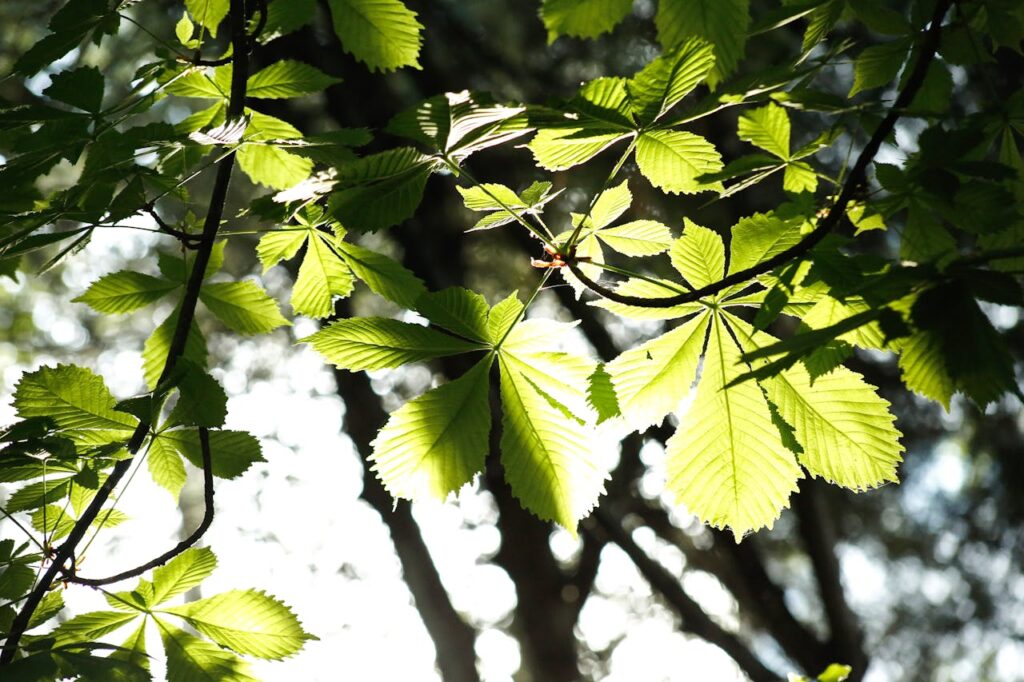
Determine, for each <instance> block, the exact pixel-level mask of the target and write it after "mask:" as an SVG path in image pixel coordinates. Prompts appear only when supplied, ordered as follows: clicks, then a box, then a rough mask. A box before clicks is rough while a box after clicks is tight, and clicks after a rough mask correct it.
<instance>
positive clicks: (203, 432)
mask: <svg viewBox="0 0 1024 682" xmlns="http://www.w3.org/2000/svg"><path fill="white" fill-rule="evenodd" d="M199 447H200V449H201V450H202V453H203V501H204V503H205V505H206V506H205V509H204V511H203V520H202V521H201V522H200V523H199V525H198V526H197V527H196V529H195V530H194V531H192V534H191V535H189V536H188V537H187V538H185V539H184V540H182V541H181V542H179V543H178V544H177V545H175V546H174V547H173V548H172V549H170V550H168V551H166V552H164V553H163V554H161V555H160V556H158V557H157V558H155V559H153V560H152V561H147V562H146V563H144V564H142V565H140V566H136V567H135V568H131V569H129V570H127V571H122V572H120V573H118V574H117V575H112V576H110V577H108V578H80V577H78V576H76V575H74V574H70V575H68V576H67V577H66V578H65V580H66V581H67V582H69V583H76V584H78V585H89V586H90V587H99V586H100V585H109V584H110V583H116V582H119V581H121V580H127V579H128V578H135V577H138V576H140V575H142V574H143V573H145V572H146V571H148V570H150V569H151V568H156V567H157V566H163V565H164V564H166V563H167V562H168V561H170V560H171V559H173V558H174V557H176V556H178V555H179V554H181V553H182V552H184V551H185V550H186V549H188V548H189V547H191V546H192V545H194V544H196V543H197V542H199V539H200V538H201V537H203V535H205V534H206V531H207V530H209V529H210V524H212V523H213V511H214V510H213V492H214V491H213V456H212V454H211V453H210V432H209V431H208V430H207V429H203V428H201V429H199Z"/></svg>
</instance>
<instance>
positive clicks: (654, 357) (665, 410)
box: [607, 315, 708, 432]
mask: <svg viewBox="0 0 1024 682" xmlns="http://www.w3.org/2000/svg"><path fill="white" fill-rule="evenodd" d="M707 331H708V316H707V315H698V316H697V317H695V318H694V319H692V320H690V321H689V322H687V323H686V324H684V325H682V326H680V327H676V328H675V329H673V330H672V331H670V332H668V333H666V334H663V335H662V336H659V337H658V338H656V339H652V340H651V341H647V342H646V343H643V344H641V345H639V346H636V347H635V348H631V349H630V350H628V351H625V352H624V353H622V354H621V355H619V356H618V357H617V358H615V359H614V360H612V361H611V362H610V363H608V365H607V370H608V374H610V375H611V378H612V383H613V384H614V385H615V394H616V395H617V396H618V401H619V408H620V409H621V411H622V415H623V417H624V419H625V421H626V423H627V424H628V425H629V426H630V427H632V428H633V429H636V430H638V431H641V432H642V431H643V430H644V429H646V428H647V427H648V426H651V425H653V424H657V423H659V422H661V420H662V419H664V417H665V415H667V414H670V413H673V412H676V411H677V410H678V408H679V406H680V403H681V402H682V400H683V398H685V397H686V395H687V394H688V393H689V392H690V386H691V385H692V384H693V380H694V379H695V378H696V375H697V362H698V361H699V360H700V356H701V352H702V351H703V350H704V339H705V337H706V336H707Z"/></svg>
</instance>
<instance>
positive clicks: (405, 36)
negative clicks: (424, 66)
mask: <svg viewBox="0 0 1024 682" xmlns="http://www.w3.org/2000/svg"><path fill="white" fill-rule="evenodd" d="M328 4H329V5H330V7H331V16H332V17H333V19H334V32H335V33H337V34H338V38H340V39H341V44H342V46H343V47H344V48H345V51H346V52H348V53H349V54H351V55H353V56H354V57H355V58H356V59H358V60H359V61H361V62H363V63H364V64H366V66H367V67H369V69H370V71H393V70H395V69H399V68H402V67H403V66H411V67H414V68H417V69H418V68H420V63H419V55H420V44H421V43H422V42H423V39H422V37H421V36H420V31H421V30H422V29H423V25H422V24H420V22H418V21H416V13H415V12H412V11H410V10H409V9H408V8H407V7H406V6H405V5H404V4H402V3H401V2H399V0H330V1H329V3H328Z"/></svg>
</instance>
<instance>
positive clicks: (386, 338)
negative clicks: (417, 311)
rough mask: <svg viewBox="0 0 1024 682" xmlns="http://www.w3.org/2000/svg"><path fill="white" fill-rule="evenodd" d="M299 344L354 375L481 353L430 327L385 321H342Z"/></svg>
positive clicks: (463, 342) (474, 347)
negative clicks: (311, 348) (360, 372)
mask: <svg viewBox="0 0 1024 682" xmlns="http://www.w3.org/2000/svg"><path fill="white" fill-rule="evenodd" d="M299 341H300V342H303V343H309V344H311V345H312V346H313V348H314V349H315V350H316V351H317V352H318V353H320V354H321V355H323V356H324V358H325V359H326V360H327V361H328V362H331V363H333V364H334V365H335V366H336V367H338V368H339V369H347V370H349V371H352V372H356V371H362V370H372V369H384V368H389V367H400V366H402V365H404V364H406V363H409V362H416V361H419V360H426V359H428V358H438V357H444V356H446V355H457V354H459V353H467V352H470V351H473V350H479V349H480V346H478V345H476V344H473V343H470V342H468V341H464V340H462V339H459V338H456V337H454V336H450V335H448V334H442V333H441V332H438V331H435V330H434V329H430V328H428V327H423V326H421V325H418V324H412V323H409V322H399V321H398V320H389V319H386V318H381V317H358V318H355V317H354V318H348V319H344V320H338V321H336V322H333V323H331V324H330V325H329V326H327V327H324V328H323V329H321V330H320V331H318V332H316V333H315V334H312V335H310V336H307V337H305V338H303V339H300V340H299Z"/></svg>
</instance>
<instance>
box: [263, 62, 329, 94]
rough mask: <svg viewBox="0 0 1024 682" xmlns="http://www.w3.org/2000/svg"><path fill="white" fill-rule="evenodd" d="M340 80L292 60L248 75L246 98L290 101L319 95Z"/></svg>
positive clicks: (313, 67) (277, 63)
mask: <svg viewBox="0 0 1024 682" xmlns="http://www.w3.org/2000/svg"><path fill="white" fill-rule="evenodd" d="M340 82H341V79H340V78H336V77H334V76H328V75H327V74H326V73H324V72H323V71H321V70H320V69H318V68H316V67H315V66H310V65H309V64H304V63H303V62H297V61H294V60H291V59H282V60H281V61H278V62H274V63H273V64H271V65H270V66H268V67H266V68H265V69H262V70H261V71H258V72H257V73H254V74H253V75H251V76H249V80H248V82H247V84H246V96H247V97H256V98H261V99H287V98H290V97H302V96H303V95H308V94H310V93H313V92H319V91H321V90H323V89H324V88H326V87H327V86H329V85H334V84H335V83H340Z"/></svg>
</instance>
